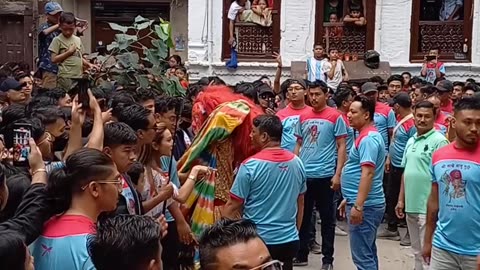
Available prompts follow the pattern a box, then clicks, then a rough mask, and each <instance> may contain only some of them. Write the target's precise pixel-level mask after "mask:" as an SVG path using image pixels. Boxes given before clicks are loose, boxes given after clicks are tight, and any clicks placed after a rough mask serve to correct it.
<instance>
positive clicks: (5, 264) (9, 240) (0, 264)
mask: <svg viewBox="0 0 480 270" xmlns="http://www.w3.org/2000/svg"><path fill="white" fill-rule="evenodd" d="M26 258H27V247H26V245H25V243H24V239H23V236H22V235H21V234H20V233H19V232H18V231H14V230H6V231H2V233H0V269H16V270H25V259H26Z"/></svg>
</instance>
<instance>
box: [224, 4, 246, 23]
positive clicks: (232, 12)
mask: <svg viewBox="0 0 480 270" xmlns="http://www.w3.org/2000/svg"><path fill="white" fill-rule="evenodd" d="M242 8H245V9H250V1H247V2H246V4H245V7H242V6H240V5H239V4H238V3H237V1H234V2H233V3H232V4H231V5H230V8H229V9H228V16H227V17H228V19H229V20H231V21H235V19H236V18H237V15H238V12H239V11H240V10H241V9H242Z"/></svg>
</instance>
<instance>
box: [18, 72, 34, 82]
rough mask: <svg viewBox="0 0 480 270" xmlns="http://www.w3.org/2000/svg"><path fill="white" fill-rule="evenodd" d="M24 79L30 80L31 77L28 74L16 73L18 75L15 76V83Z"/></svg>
mask: <svg viewBox="0 0 480 270" xmlns="http://www.w3.org/2000/svg"><path fill="white" fill-rule="evenodd" d="M26 77H30V78H31V77H32V76H30V74H28V73H25V72H20V73H18V74H16V75H15V80H16V81H20V80H21V79H23V78H26Z"/></svg>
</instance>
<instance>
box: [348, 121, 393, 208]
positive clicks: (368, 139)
mask: <svg viewBox="0 0 480 270" xmlns="http://www.w3.org/2000/svg"><path fill="white" fill-rule="evenodd" d="M362 166H372V167H374V168H375V174H374V176H373V180H372V187H371V189H370V192H369V193H368V197H367V200H366V201H365V204H364V205H365V206H374V205H381V204H384V203H385V195H384V193H383V173H384V169H385V144H384V142H383V138H382V136H381V135H380V133H379V132H378V131H377V130H376V129H375V128H374V127H373V126H370V127H367V128H365V129H363V130H362V131H361V132H360V135H359V136H358V138H357V139H356V140H355V145H354V147H353V148H352V150H351V151H350V154H349V156H348V159H347V162H346V163H345V167H343V173H342V194H343V197H344V198H345V199H346V200H347V203H348V204H354V203H355V201H356V200H357V194H358V188H359V186H360V178H361V175H362Z"/></svg>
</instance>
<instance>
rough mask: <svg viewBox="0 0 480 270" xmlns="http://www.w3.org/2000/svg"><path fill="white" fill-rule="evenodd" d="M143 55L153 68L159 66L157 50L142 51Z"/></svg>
mask: <svg viewBox="0 0 480 270" xmlns="http://www.w3.org/2000/svg"><path fill="white" fill-rule="evenodd" d="M143 53H144V54H145V58H146V60H147V61H148V62H150V63H151V64H152V65H154V66H158V65H160V59H159V58H158V56H157V55H158V53H157V49H144V50H143Z"/></svg>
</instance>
